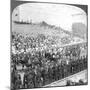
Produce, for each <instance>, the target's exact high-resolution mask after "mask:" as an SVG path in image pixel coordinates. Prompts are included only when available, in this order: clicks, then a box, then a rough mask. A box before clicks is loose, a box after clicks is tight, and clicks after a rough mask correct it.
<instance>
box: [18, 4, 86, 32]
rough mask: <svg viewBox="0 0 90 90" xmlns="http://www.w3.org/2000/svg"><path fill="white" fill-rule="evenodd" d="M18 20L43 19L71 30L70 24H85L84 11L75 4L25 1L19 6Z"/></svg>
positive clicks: (37, 20) (35, 21) (39, 20)
mask: <svg viewBox="0 0 90 90" xmlns="http://www.w3.org/2000/svg"><path fill="white" fill-rule="evenodd" d="M18 8H19V20H20V21H22V20H23V21H27V20H32V22H33V23H38V22H41V21H45V22H47V23H48V24H51V25H56V26H60V27H61V28H63V29H65V30H68V31H71V30H72V24H73V23H75V22H81V23H83V24H85V25H86V26H87V16H86V13H85V12H84V11H83V10H82V9H81V8H78V7H76V6H70V5H64V4H46V3H27V4H22V5H20V6H19V7H18Z"/></svg>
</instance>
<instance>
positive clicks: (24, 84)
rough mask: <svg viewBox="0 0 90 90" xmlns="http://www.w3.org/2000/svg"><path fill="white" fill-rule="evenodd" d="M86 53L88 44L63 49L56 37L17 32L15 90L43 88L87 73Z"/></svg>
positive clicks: (13, 62) (13, 68)
mask: <svg viewBox="0 0 90 90" xmlns="http://www.w3.org/2000/svg"><path fill="white" fill-rule="evenodd" d="M82 50H83V51H87V44H80V45H72V46H67V47H62V48H60V47H58V46H57V39H53V37H49V36H44V35H43V34H38V35H37V36H34V37H33V36H30V35H25V36H23V35H22V34H19V33H15V32H13V33H12V53H11V89H12V90H13V89H20V88H38V87H43V86H44V85H47V84H50V83H52V82H54V81H56V80H60V79H62V78H65V77H67V76H70V75H72V74H75V73H77V72H80V71H82V70H84V69H87V54H86V52H85V54H83V55H81V54H82V53H81V51H82ZM19 66H21V69H18V67H19ZM22 74H23V76H22Z"/></svg>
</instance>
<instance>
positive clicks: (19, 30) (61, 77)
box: [10, 0, 88, 90]
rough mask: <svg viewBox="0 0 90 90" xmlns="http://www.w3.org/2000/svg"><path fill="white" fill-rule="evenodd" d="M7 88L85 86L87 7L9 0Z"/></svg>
mask: <svg viewBox="0 0 90 90" xmlns="http://www.w3.org/2000/svg"><path fill="white" fill-rule="evenodd" d="M10 69H11V70H10V74H11V75H10V77H11V79H10V83H11V85H10V88H11V90H17V89H34V88H52V87H66V86H81V85H88V5H82V4H81V5H80V4H73V3H72V4H67V3H55V2H54V3H53V2H39V1H37V2H36V1H24V0H23V1H22V0H21V1H16V0H11V60H10Z"/></svg>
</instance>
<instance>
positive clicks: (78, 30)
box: [72, 23, 87, 39]
mask: <svg viewBox="0 0 90 90" xmlns="http://www.w3.org/2000/svg"><path fill="white" fill-rule="evenodd" d="M72 34H73V35H75V36H78V37H80V38H83V39H86V38H87V37H86V36H87V27H86V26H85V24H83V23H73V24H72Z"/></svg>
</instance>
